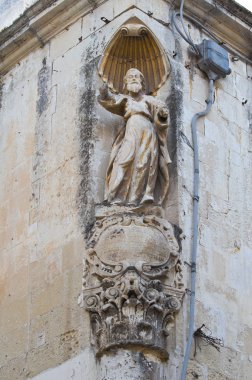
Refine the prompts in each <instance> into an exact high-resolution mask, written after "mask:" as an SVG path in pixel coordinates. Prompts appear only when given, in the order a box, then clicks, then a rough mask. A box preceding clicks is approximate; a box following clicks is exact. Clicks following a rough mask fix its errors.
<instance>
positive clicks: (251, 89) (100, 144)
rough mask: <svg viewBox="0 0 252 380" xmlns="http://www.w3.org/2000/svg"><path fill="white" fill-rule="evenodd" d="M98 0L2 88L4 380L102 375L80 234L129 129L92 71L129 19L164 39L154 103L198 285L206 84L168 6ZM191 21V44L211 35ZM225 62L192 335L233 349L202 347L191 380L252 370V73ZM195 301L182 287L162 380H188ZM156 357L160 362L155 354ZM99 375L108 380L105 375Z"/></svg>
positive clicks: (208, 165)
mask: <svg viewBox="0 0 252 380" xmlns="http://www.w3.org/2000/svg"><path fill="white" fill-rule="evenodd" d="M90 4H91V5H90V12H87V14H86V15H85V16H83V17H80V18H78V19H77V20H75V21H74V22H73V23H71V24H70V25H68V26H67V27H66V28H65V29H64V30H62V31H61V32H60V33H58V34H57V35H55V36H54V37H52V38H51V39H50V40H49V41H48V42H47V43H45V45H44V46H43V47H42V48H37V49H35V50H34V51H32V52H31V53H30V54H29V55H27V56H25V57H24V58H23V59H21V60H20V61H19V62H18V63H17V64H16V65H15V66H14V67H13V68H12V69H11V70H9V71H8V73H7V74H5V76H3V78H2V82H1V102H0V103H1V129H0V134H1V137H0V162H1V178H2V180H1V184H0V189H1V191H0V204H1V208H0V218H1V223H0V241H1V266H0V294H1V317H0V318H1V319H0V320H1V322H0V341H1V349H0V357H1V359H0V363H1V368H0V378H1V379H2V380H24V379H28V378H29V379H31V378H34V377H35V378H34V379H37V380H44V379H50V380H51V379H59V378H61V379H62V380H64V379H66V380H68V379H75V380H80V379H85V380H94V379H95V378H96V374H95V371H96V368H99V365H98V364H99V363H98V362H97V365H96V364H95V358H94V353H93V351H92V349H91V348H90V344H91V337H90V324H89V315H88V313H87V312H85V311H84V310H83V309H81V308H80V307H79V305H78V297H79V295H80V293H81V291H82V272H83V258H84V257H85V238H86V236H87V234H88V232H89V230H90V228H91V227H92V225H93V222H94V204H95V203H98V202H101V201H102V200H103V192H104V179H105V174H106V167H107V165H108V160H109V154H110V150H111V144H112V141H113V138H114V135H115V129H116V127H117V125H118V123H119V124H120V123H122V120H121V118H120V117H115V116H112V115H111V114H109V113H108V112H106V111H105V110H104V109H102V108H101V107H100V106H99V105H98V103H97V101H96V95H97V89H98V87H99V86H100V85H101V83H102V81H101V79H100V78H99V76H98V72H97V64H98V62H99V59H100V57H101V55H102V53H103V51H104V48H105V46H106V44H107V43H108V42H109V40H110V39H111V38H112V36H113V35H114V33H115V32H116V31H117V29H118V28H119V27H120V26H121V25H122V24H123V23H124V22H125V21H127V20H128V19H129V18H130V17H133V16H137V17H138V18H139V19H140V20H141V21H142V22H143V23H145V24H146V25H147V26H148V28H149V29H151V31H152V32H153V33H154V34H155V35H156V37H157V38H158V39H159V41H160V43H161V45H162V46H163V47H164V50H165V52H166V54H167V55H168V57H169V60H170V63H171V66H172V71H171V74H170V76H169V79H168V81H167V83H166V84H165V85H164V86H163V87H162V88H161V89H160V90H159V91H158V95H157V96H158V97H160V98H161V99H162V100H164V101H165V102H166V103H167V105H168V107H169V110H170V114H171V127H170V131H169V143H168V144H169V149H170V153H171V157H172V161H173V162H172V164H171V165H170V174H171V180H172V184H171V187H170V193H169V197H168V203H167V205H166V217H167V219H168V220H169V221H170V222H172V223H174V224H175V225H177V226H179V227H180V228H181V229H182V230H183V234H184V239H183V241H182V261H183V262H185V264H184V271H183V272H184V282H185V287H186V288H188V289H190V279H189V274H190V267H189V265H188V264H189V263H190V254H191V241H192V187H193V151H192V142H191V131H190V122H191V119H192V116H193V115H194V114H195V113H196V112H199V111H201V110H202V109H204V108H205V100H206V97H207V91H208V81H207V78H206V76H205V75H204V74H203V73H202V72H201V71H200V70H199V69H198V67H197V65H196V63H195V59H194V58H192V56H191V55H190V54H189V53H188V49H187V44H186V43H185V42H184V41H183V40H182V39H181V38H179V37H178V35H177V34H175V35H174V33H173V30H172V28H171V25H170V24H169V17H170V16H169V12H170V4H169V3H168V2H165V1H163V0H159V1H156V0H155V1H154V0H153V1H149V0H148V1H145V0H137V1H133V0H129V1H128V0H127V1H124V2H123V3H122V2H120V1H113V0H108V1H105V2H104V3H102V4H100V5H99V6H97V7H93V6H92V4H93V3H92V1H91V2H90ZM148 11H149V12H152V13H153V14H152V15H151V16H150V15H148ZM223 12H224V10H223ZM101 17H106V19H107V20H108V21H110V22H109V23H107V24H106V23H104V21H102V20H101ZM237 23H238V21H237ZM189 27H190V29H189V30H190V33H191V35H192V37H193V39H194V41H195V42H196V43H199V42H201V40H202V39H203V38H204V37H205V38H206V36H205V35H204V34H203V33H202V32H199V30H198V29H197V28H196V27H194V26H193V24H192V23H190V24H189ZM230 65H231V69H232V73H231V75H230V76H228V77H227V78H226V79H221V80H218V82H217V83H216V90H215V102H214V105H213V107H212V110H211V112H210V114H209V115H208V116H207V117H206V118H205V120H203V119H202V120H200V122H199V125H198V136H199V146H200V228H199V254H198V264H197V293H196V320H195V329H197V328H199V327H201V326H202V324H205V325H206V326H207V328H208V329H209V332H208V334H212V336H214V337H217V338H219V339H223V344H224V345H223V347H221V348H220V351H218V350H216V349H215V348H214V347H213V346H211V345H207V344H205V342H204V341H202V340H200V339H199V340H198V341H197V342H196V346H195V352H194V348H192V352H191V360H190V366H189V370H188V376H187V379H190V380H193V379H202V380H203V379H204V380H214V379H216V380H217V379H218V380H227V379H228V380H236V379H244V380H247V379H249V378H250V377H251V372H252V356H251V355H252V338H251V336H252V335H251V332H252V320H251V314H252V306H251V303H250V297H249V296H250V283H251V280H250V273H251V270H252V258H251V257H252V255H251V254H252V239H251V236H252V227H251V226H252V201H251V195H250V194H251V191H252V174H251V161H252V137H251V133H252V129H251V128H252V106H251V104H252V103H251V102H252V86H251V78H252V68H251V65H249V64H246V63H245V62H244V61H243V60H240V59H239V60H236V59H234V60H233V61H232V60H231V61H230ZM189 299H190V293H189V292H187V294H186V295H185V298H184V302H183V308H182V309H181V311H180V313H179V314H178V316H177V317H176V320H175V332H174V333H173V334H172V336H171V338H170V340H169V345H170V350H171V351H170V352H171V353H170V359H169V363H168V364H165V367H164V368H165V369H164V372H163V373H162V379H174V380H176V379H179V376H180V370H181V365H182V360H183V353H184V350H185V344H186V337H187V327H188V306H189ZM205 331H206V330H205ZM125 360H126V359H125ZM145 360H147V359H145ZM153 362H155V358H154V359H153V357H149V363H153ZM62 363H63V364H62ZM108 363H109V361H108ZM60 364H61V366H60ZM115 364H116V362H115ZM147 364H148V360H147ZM147 364H146V366H145V367H143V368H145V373H144V376H145V378H146V376H147V375H146V373H147V372H146V371H147V370H146V368H148V365H147ZM131 365H133V366H134V363H133V364H132V363H131ZM43 371H45V372H43ZM41 372H43V373H42V374H40V373H41ZM115 374H117V379H128V378H132V377H127V376H128V375H127V374H126V373H121V372H120V362H118V363H117V365H115ZM36 375H37V376H36ZM97 376H98V377H99V378H100V379H105V378H106V375H104V374H103V373H100V374H98V375H97ZM129 376H130V375H129ZM160 376H161V374H160ZM160 378H161V377H160Z"/></svg>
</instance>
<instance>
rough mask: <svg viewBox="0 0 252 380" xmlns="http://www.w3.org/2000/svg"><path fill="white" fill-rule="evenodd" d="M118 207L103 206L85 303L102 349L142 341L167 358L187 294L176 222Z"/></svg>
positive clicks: (89, 259)
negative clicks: (168, 341) (171, 334)
mask: <svg viewBox="0 0 252 380" xmlns="http://www.w3.org/2000/svg"><path fill="white" fill-rule="evenodd" d="M118 210H120V207H119V208H118V207H110V208H104V207H103V208H102V212H100V211H98V212H97V221H96V223H95V226H94V228H93V230H92V233H91V235H90V238H89V241H88V251H87V257H86V258H85V271H84V278H83V280H84V282H83V296H82V305H83V306H84V307H85V309H86V310H88V311H89V312H90V316H91V327H92V332H93V339H94V344H95V346H96V349H97V354H98V355H101V354H102V353H103V352H104V351H107V350H109V349H111V348H113V347H123V346H124V347H125V346H142V347H149V348H151V349H155V350H158V351H159V353H160V355H161V356H162V357H165V358H167V357H168V352H167V350H166V337H167V336H168V335H169V330H170V329H171V327H172V325H173V322H174V315H175V313H176V312H178V310H179V309H180V306H181V301H182V298H183V294H184V291H183V283H182V270H181V265H180V260H179V246H178V243H177V240H176V238H175V236H174V232H173V227H172V225H171V224H170V223H169V222H167V221H166V220H164V219H163V218H162V217H160V216H156V215H155V214H152V215H148V213H147V212H146V210H142V209H141V208H139V210H136V209H130V208H127V210H126V208H125V207H121V212H119V211H118ZM157 211H158V210H156V212H155V213H156V214H158V212H157ZM152 212H154V210H152Z"/></svg>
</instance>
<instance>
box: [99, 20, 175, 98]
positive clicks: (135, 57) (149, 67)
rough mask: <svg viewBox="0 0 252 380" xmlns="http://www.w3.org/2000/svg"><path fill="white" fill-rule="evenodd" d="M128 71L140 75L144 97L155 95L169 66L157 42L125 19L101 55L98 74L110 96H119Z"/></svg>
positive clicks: (138, 23)
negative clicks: (139, 72)
mask: <svg viewBox="0 0 252 380" xmlns="http://www.w3.org/2000/svg"><path fill="white" fill-rule="evenodd" d="M132 67H135V68H137V69H138V70H140V71H141V72H142V73H143V75H144V77H145V82H146V84H145V85H146V89H145V90H146V94H153V93H155V92H156V91H157V90H158V89H159V88H160V87H161V86H162V85H163V84H164V82H165V81H166V79H167V76H168V75H169V72H170V63H169V61H168V58H167V56H166V54H165V52H164V50H163V48H162V46H161V45H160V43H159V41H158V40H157V38H156V37H155V36H154V35H153V33H152V32H151V31H150V29H148V27H147V26H146V25H144V24H143V23H142V22H141V21H140V20H139V19H138V18H136V17H134V18H132V19H129V20H128V21H127V22H126V23H125V24H123V25H122V26H121V27H120V28H119V30H118V31H117V32H116V33H115V35H114V36H113V38H112V40H111V41H110V42H109V43H108V45H107V47H106V49H105V52H104V54H103V55H102V58H101V60H100V63H99V67H98V70H99V74H100V76H101V77H102V79H103V81H104V82H106V83H108V86H109V88H110V89H111V91H112V92H116V93H118V92H119V93H123V78H124V76H125V74H126V72H127V70H129V69H130V68H132Z"/></svg>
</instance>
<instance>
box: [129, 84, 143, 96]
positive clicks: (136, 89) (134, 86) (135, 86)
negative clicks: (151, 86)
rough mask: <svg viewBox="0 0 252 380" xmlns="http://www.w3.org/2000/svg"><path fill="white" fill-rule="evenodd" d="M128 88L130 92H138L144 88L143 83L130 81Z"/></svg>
mask: <svg viewBox="0 0 252 380" xmlns="http://www.w3.org/2000/svg"><path fill="white" fill-rule="evenodd" d="M127 90H128V92H134V93H136V94H138V93H139V92H140V91H141V90H142V84H141V83H128V84H127Z"/></svg>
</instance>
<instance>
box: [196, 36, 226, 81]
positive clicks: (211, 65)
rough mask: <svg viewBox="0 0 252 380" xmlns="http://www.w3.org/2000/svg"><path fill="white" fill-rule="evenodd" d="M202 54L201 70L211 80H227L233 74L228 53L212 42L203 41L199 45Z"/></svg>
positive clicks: (199, 63)
mask: <svg viewBox="0 0 252 380" xmlns="http://www.w3.org/2000/svg"><path fill="white" fill-rule="evenodd" d="M197 48H198V50H199V52H200V59H199V61H198V65H199V68H200V69H201V70H202V71H204V72H205V73H206V74H207V75H208V77H209V79H213V80H216V79H218V78H225V76H226V75H229V74H230V73H231V69H230V67H229V59H228V53H227V51H226V50H225V49H224V48H223V47H222V46H220V45H218V44H217V43H216V42H214V41H212V40H205V39H204V40H203V41H202V42H201V44H199V45H197Z"/></svg>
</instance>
